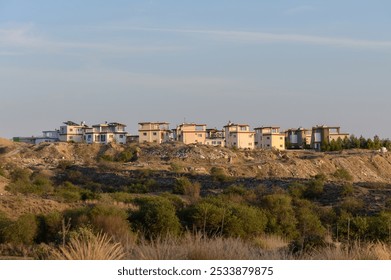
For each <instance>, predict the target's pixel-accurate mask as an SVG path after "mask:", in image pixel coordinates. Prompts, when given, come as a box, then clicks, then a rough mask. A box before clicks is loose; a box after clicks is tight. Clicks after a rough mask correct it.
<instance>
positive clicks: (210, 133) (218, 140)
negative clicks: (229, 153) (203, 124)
mask: <svg viewBox="0 0 391 280" xmlns="http://www.w3.org/2000/svg"><path fill="white" fill-rule="evenodd" d="M205 145H210V146H220V147H224V146H225V133H224V130H218V129H217V128H208V129H206V138H205Z"/></svg>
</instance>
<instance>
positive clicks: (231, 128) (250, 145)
mask: <svg viewBox="0 0 391 280" xmlns="http://www.w3.org/2000/svg"><path fill="white" fill-rule="evenodd" d="M224 133H225V146H226V147H228V148H242V149H254V135H255V132H254V131H250V126H249V125H247V124H234V123H231V122H228V124H227V125H225V126H224Z"/></svg>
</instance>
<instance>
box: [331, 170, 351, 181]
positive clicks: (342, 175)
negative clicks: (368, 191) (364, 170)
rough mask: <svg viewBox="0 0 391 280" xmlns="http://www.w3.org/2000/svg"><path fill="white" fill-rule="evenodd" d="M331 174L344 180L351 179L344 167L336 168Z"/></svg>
mask: <svg viewBox="0 0 391 280" xmlns="http://www.w3.org/2000/svg"><path fill="white" fill-rule="evenodd" d="M333 176H334V177H335V178H337V179H340V180H346V181H352V180H353V176H352V175H351V174H350V173H349V171H347V170H346V169H345V168H338V169H337V170H336V171H335V172H334V173H333Z"/></svg>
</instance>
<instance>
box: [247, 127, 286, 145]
mask: <svg viewBox="0 0 391 280" xmlns="http://www.w3.org/2000/svg"><path fill="white" fill-rule="evenodd" d="M254 130H255V145H256V147H257V148H261V149H277V150H285V134H284V133H281V131H280V127H278V126H267V127H264V126H262V127H257V128H255V129H254Z"/></svg>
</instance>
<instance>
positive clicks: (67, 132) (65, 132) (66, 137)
mask: <svg viewBox="0 0 391 280" xmlns="http://www.w3.org/2000/svg"><path fill="white" fill-rule="evenodd" d="M87 128H88V126H87V125H85V123H84V122H81V123H80V124H77V123H75V122H72V121H67V122H64V125H62V126H60V132H59V139H60V141H62V142H77V143H80V142H83V140H84V137H83V136H84V130H85V129H87Z"/></svg>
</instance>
